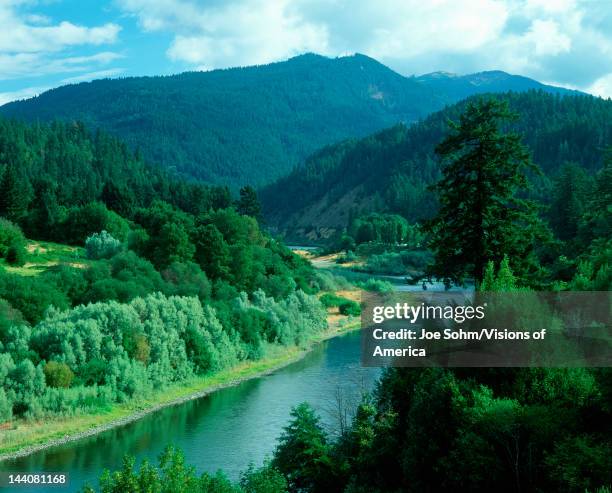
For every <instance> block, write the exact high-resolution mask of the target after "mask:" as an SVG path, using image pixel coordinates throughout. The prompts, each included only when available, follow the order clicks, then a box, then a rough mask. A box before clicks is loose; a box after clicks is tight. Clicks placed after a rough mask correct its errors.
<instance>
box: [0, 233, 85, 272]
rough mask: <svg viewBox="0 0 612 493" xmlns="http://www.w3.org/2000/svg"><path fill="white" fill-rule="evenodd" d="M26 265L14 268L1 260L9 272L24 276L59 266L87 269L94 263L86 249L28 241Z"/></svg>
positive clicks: (1, 263) (0, 262) (0, 264)
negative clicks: (89, 258)
mask: <svg viewBox="0 0 612 493" xmlns="http://www.w3.org/2000/svg"><path fill="white" fill-rule="evenodd" d="M26 248H27V254H26V257H25V264H24V265H23V266H19V267H17V266H12V265H9V264H7V263H6V260H4V259H0V266H2V267H4V269H5V270H6V271H7V272H10V273H13V274H19V275H22V276H36V275H38V274H41V273H43V272H45V271H46V270H48V269H49V268H51V267H53V266H55V265H58V264H70V265H73V266H75V267H86V266H88V265H91V263H92V261H91V260H88V259H87V256H86V254H85V249H84V248H82V247H75V246H69V245H62V244H59V243H52V242H48V241H28V243H27V247H26Z"/></svg>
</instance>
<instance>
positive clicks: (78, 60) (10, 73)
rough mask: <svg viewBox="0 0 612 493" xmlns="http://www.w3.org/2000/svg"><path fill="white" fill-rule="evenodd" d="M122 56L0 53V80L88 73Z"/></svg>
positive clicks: (112, 54)
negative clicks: (50, 55) (54, 55)
mask: <svg viewBox="0 0 612 493" xmlns="http://www.w3.org/2000/svg"><path fill="white" fill-rule="evenodd" d="M122 57H123V56H122V55H120V54H118V53H114V52H110V51H106V52H101V53H96V54H95V55H89V56H67V57H63V58H62V57H49V56H47V54H41V53H17V54H9V55H6V54H2V53H0V80H8V79H19V78H21V77H38V76H42V75H49V74H62V73H73V72H82V71H90V70H91V68H92V67H96V66H100V65H107V64H109V63H111V62H113V61H115V60H117V59H120V58H122Z"/></svg>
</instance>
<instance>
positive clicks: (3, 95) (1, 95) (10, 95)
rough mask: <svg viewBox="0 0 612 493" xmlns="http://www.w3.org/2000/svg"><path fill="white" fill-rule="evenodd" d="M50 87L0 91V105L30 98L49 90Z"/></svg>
mask: <svg viewBox="0 0 612 493" xmlns="http://www.w3.org/2000/svg"><path fill="white" fill-rule="evenodd" d="M48 89H50V87H26V88H24V89H20V90H19V91H11V92H0V106H2V105H3V104H6V103H10V102H11V101H18V100H20V99H28V98H31V97H33V96H38V95H39V94H40V93H42V92H45V91H47V90H48Z"/></svg>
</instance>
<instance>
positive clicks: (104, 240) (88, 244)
mask: <svg viewBox="0 0 612 493" xmlns="http://www.w3.org/2000/svg"><path fill="white" fill-rule="evenodd" d="M85 250H86V251H87V258H89V259H93V260H99V259H102V258H110V257H112V256H113V255H116V254H117V253H119V252H120V251H121V242H120V241H119V240H117V239H115V238H113V237H112V236H111V235H110V233H108V232H107V231H106V230H102V231H101V232H100V233H94V234H92V235H91V236H90V237H88V238H87V239H86V240H85Z"/></svg>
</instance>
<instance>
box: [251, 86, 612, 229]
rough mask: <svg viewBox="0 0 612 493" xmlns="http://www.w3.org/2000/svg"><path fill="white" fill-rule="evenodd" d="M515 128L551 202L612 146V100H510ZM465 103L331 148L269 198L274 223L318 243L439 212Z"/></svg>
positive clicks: (513, 96)
mask: <svg viewBox="0 0 612 493" xmlns="http://www.w3.org/2000/svg"><path fill="white" fill-rule="evenodd" d="M499 97H503V98H505V99H507V100H508V101H509V103H510V106H511V108H512V110H514V111H515V112H517V113H518V114H519V119H518V120H517V121H516V122H515V123H514V124H513V127H514V129H515V130H517V131H519V132H520V133H522V134H523V135H524V142H525V144H526V145H527V146H528V147H529V148H530V150H531V151H532V155H533V160H534V162H535V163H536V164H538V165H539V166H540V167H541V168H542V170H543V171H544V173H545V176H544V177H543V178H542V179H538V180H537V188H536V189H535V190H534V193H535V194H536V195H538V196H539V197H541V198H544V199H546V195H547V194H548V192H549V187H550V177H552V176H555V175H556V173H557V171H558V170H559V168H560V166H561V165H562V164H564V163H565V162H574V163H577V164H579V165H580V166H582V167H583V168H585V169H586V170H587V171H589V172H591V173H592V172H594V171H595V170H597V169H598V168H599V167H600V165H601V162H602V149H603V147H605V146H606V145H608V144H609V143H610V142H611V141H612V101H610V100H603V99H598V98H594V97H590V96H565V97H560V96H559V95H551V94H547V93H544V92H542V91H530V92H527V93H509V94H505V95H503V96H499ZM464 106H465V103H464V102H461V103H458V104H456V105H454V106H450V107H448V108H446V109H444V110H443V111H440V112H438V113H435V114H433V115H431V116H429V117H428V118H426V119H425V120H424V121H422V122H420V123H418V124H415V125H412V126H410V127H407V126H404V125H397V126H394V127H392V128H389V129H387V130H384V131H382V132H379V133H376V134H374V135H371V136H369V137H366V138H363V139H353V140H347V141H344V142H341V143H339V144H336V145H332V146H328V147H325V148H323V149H322V150H320V151H318V152H317V153H315V154H314V155H312V156H311V157H309V158H308V159H307V160H306V163H305V164H304V165H303V166H301V167H298V168H296V169H295V170H294V171H293V172H292V173H291V174H290V175H289V176H287V177H286V178H283V179H281V180H279V181H278V182H276V183H275V184H273V185H271V186H269V187H267V188H265V189H263V190H262V192H261V197H262V200H263V203H264V209H265V212H266V215H267V220H268V223H269V224H270V225H271V226H272V227H274V228H277V229H278V231H280V232H283V233H286V234H287V235H288V236H289V237H293V238H296V239H298V238H302V239H303V238H309V239H311V240H316V239H319V238H321V237H323V238H325V237H328V236H330V235H331V234H333V233H334V232H335V231H337V230H339V229H341V228H343V227H345V226H346V225H347V223H348V221H349V218H350V217H355V216H357V215H359V214H362V213H366V212H370V211H391V212H396V213H399V214H401V215H403V216H404V217H406V218H408V219H409V220H411V221H414V220H418V219H421V218H424V217H428V216H430V215H431V214H432V213H433V212H434V210H435V207H436V204H435V203H434V199H433V194H431V193H430V192H428V191H427V186H428V185H429V184H431V183H433V182H434V181H435V180H437V178H438V177H439V163H438V162H437V159H436V156H435V154H434V148H435V146H436V144H437V143H439V142H440V141H441V140H442V138H443V136H444V135H445V134H446V132H447V130H448V120H449V119H456V118H457V117H458V115H459V113H460V111H461V109H462V108H463V107H464Z"/></svg>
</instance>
